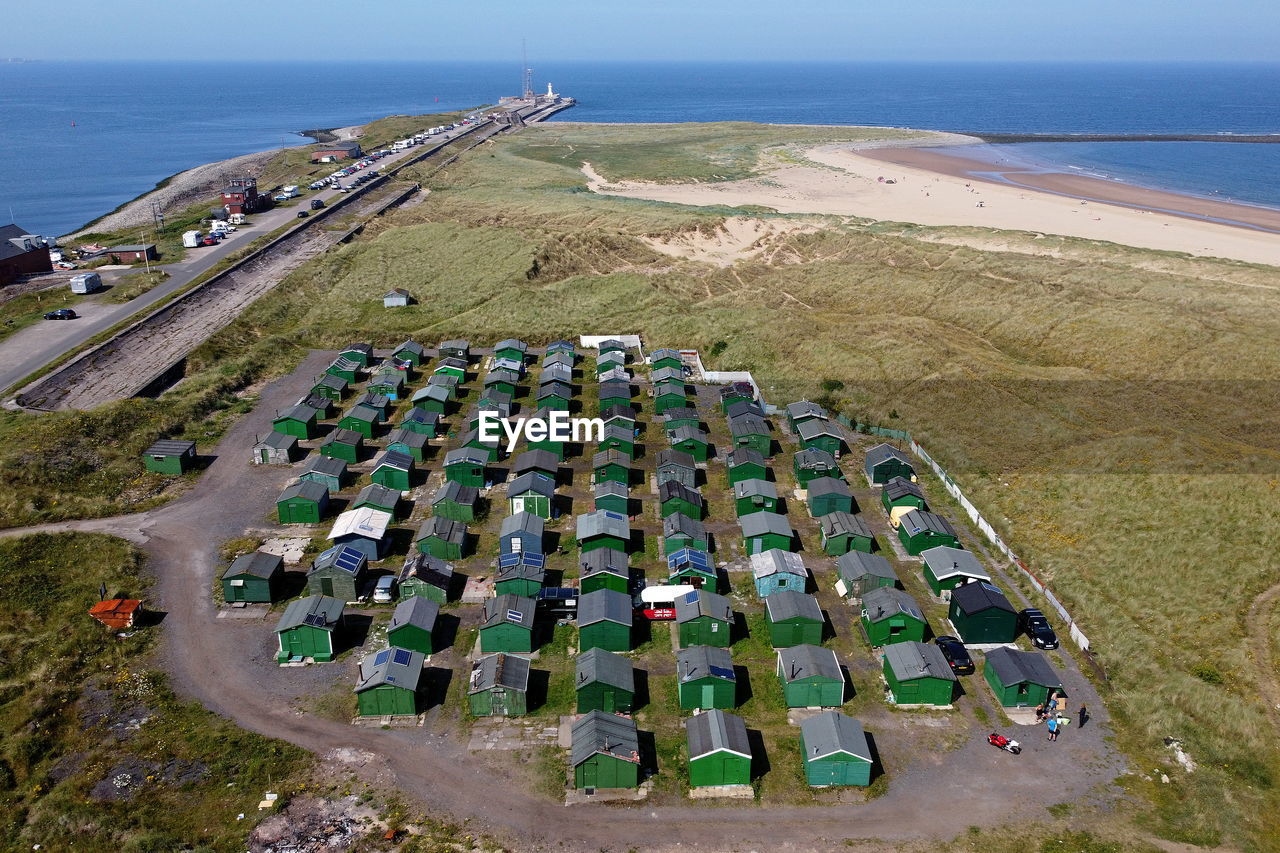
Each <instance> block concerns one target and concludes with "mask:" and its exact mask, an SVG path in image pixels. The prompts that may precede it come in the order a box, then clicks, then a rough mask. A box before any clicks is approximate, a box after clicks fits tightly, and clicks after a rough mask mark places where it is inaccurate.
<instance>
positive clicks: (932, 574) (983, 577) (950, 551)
mask: <svg viewBox="0 0 1280 853" xmlns="http://www.w3.org/2000/svg"><path fill="white" fill-rule="evenodd" d="M920 556H921V558H922V559H923V560H924V579H925V583H927V584H929V589H930V590H932V591H933V594H934V595H937V596H942V597H944V598H945V597H947V596H946V593H950V592H951V591H952V590H954V589H955V588H956V587H958V586H964V585H965V584H967V583H980V582H982V581H987V582H988V583H989V582H990V581H991V573H990V572H988V571H987V570H986V569H984V568H983V567H982V564H981V563H979V562H978V558H977V557H976V556H975V555H974V553H973V552H972V551H966V550H964V549H963V548H951V547H949V546H947V545H939V546H938V547H937V548H930V549H928V550H926V551H922V552H921V553H920Z"/></svg>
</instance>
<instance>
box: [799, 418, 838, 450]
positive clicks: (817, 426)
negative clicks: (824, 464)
mask: <svg viewBox="0 0 1280 853" xmlns="http://www.w3.org/2000/svg"><path fill="white" fill-rule="evenodd" d="M799 434H800V445H801V446H802V447H804V448H806V449H808V448H817V449H818V450H825V451H826V452H827V453H830V454H831V455H832V456H834V457H836V458H837V459H839V458H840V454H841V453H843V452H844V451H845V450H846V449H847V445H846V444H845V441H844V436H843V435H841V434H840V431H839V430H838V429H836V428H835V426H834V425H833V424H832V423H831V422H830V421H819V420H812V421H805V422H804V423H802V424H800V426H799Z"/></svg>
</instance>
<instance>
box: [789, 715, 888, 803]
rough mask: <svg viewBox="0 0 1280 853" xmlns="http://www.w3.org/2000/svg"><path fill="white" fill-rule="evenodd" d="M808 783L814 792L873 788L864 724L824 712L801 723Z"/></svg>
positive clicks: (869, 748) (870, 761) (868, 744)
mask: <svg viewBox="0 0 1280 853" xmlns="http://www.w3.org/2000/svg"><path fill="white" fill-rule="evenodd" d="M800 751H801V752H802V753H803V754H804V776H805V780H806V781H807V782H808V783H809V785H810V787H813V788H827V787H831V786H848V785H857V786H861V787H865V786H867V785H870V784H871V769H872V755H871V744H870V743H868V741H867V736H866V733H865V732H863V730H862V723H859V722H858V721H857V720H855V719H853V718H851V717H846V716H845V715H844V714H841V713H840V712H839V711H825V712H823V713H821V714H818V715H817V716H815V717H809V718H808V719H806V720H804V721H802V722H801V723H800Z"/></svg>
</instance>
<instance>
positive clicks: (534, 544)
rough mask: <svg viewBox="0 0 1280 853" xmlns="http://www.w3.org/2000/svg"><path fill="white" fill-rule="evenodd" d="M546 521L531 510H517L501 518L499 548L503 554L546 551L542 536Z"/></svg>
mask: <svg viewBox="0 0 1280 853" xmlns="http://www.w3.org/2000/svg"><path fill="white" fill-rule="evenodd" d="M545 532H546V521H545V520H543V519H542V518H541V517H540V516H537V515H534V514H533V513H531V512H518V513H516V514H515V515H509V516H507V517H506V518H504V519H503V520H502V526H501V528H500V529H499V531H498V542H499V550H500V551H501V553H503V554H521V553H533V554H543V553H546V551H545V549H544V547H543V536H544V534H545Z"/></svg>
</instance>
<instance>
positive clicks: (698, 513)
mask: <svg viewBox="0 0 1280 853" xmlns="http://www.w3.org/2000/svg"><path fill="white" fill-rule="evenodd" d="M658 504H659V506H660V507H661V510H662V517H663V518H666V517H667V516H671V515H676V514H677V513H678V514H680V515H684V516H688V517H689V518H692V519H694V520H701V519H702V513H703V504H702V495H701V494H700V493H699V492H698V490H697V489H691V488H689V487H688V486H686V485H685V484H683V483H679V482H676V481H675V480H668V481H667V482H665V483H663V484H662V485H661V486H659V487H658Z"/></svg>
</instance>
